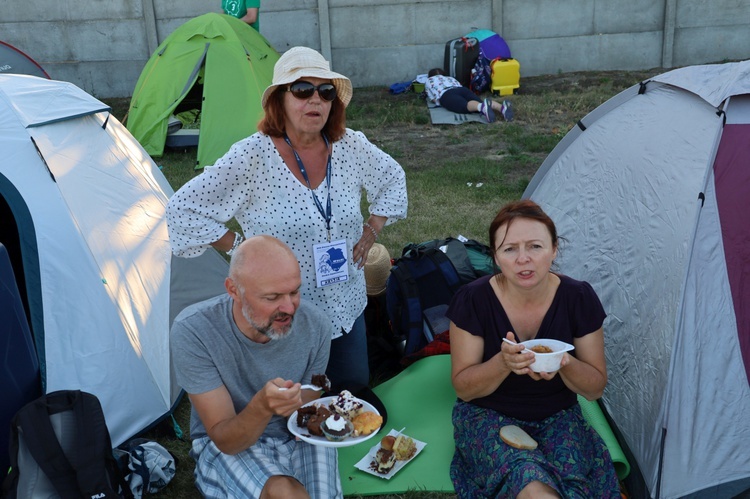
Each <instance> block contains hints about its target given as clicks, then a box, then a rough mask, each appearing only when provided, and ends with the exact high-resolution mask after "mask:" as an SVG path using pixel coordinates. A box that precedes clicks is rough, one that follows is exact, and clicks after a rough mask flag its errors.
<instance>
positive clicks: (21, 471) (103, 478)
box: [3, 390, 132, 499]
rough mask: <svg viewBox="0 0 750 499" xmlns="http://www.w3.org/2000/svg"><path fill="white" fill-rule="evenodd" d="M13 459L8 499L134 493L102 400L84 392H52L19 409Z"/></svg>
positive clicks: (99, 497) (5, 485)
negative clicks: (117, 453)
mask: <svg viewBox="0 0 750 499" xmlns="http://www.w3.org/2000/svg"><path fill="white" fill-rule="evenodd" d="M10 461H11V470H10V472H9V474H8V476H7V477H6V478H5V481H4V483H3V497H7V498H26V497H55V493H56V494H57V496H59V497H62V498H64V499H67V498H72V497H83V498H86V499H89V498H91V499H105V498H106V499H110V498H122V497H126V498H130V497H132V494H131V493H130V489H129V488H128V487H127V485H125V486H124V487H123V484H124V481H123V479H122V474H121V472H120V470H119V468H118V466H117V461H116V460H115V457H114V454H113V452H112V443H111V441H110V436H109V430H108V429H107V425H106V422H105V420H104V413H103V412H102V406H101V404H100V403H99V399H98V398H97V397H96V396H95V395H92V394H90V393H86V392H82V391H80V390H60V391H56V392H51V393H48V394H47V395H43V396H41V397H39V398H38V399H36V400H34V401H32V402H30V403H28V404H26V405H25V406H23V407H22V408H21V409H20V410H19V411H18V412H17V413H16V415H15V417H14V418H13V421H12V424H11V434H10ZM121 490H122V492H120V491H121Z"/></svg>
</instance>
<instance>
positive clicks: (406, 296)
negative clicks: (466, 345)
mask: <svg viewBox="0 0 750 499" xmlns="http://www.w3.org/2000/svg"><path fill="white" fill-rule="evenodd" d="M493 271H494V262H493V259H492V252H491V250H490V248H489V247H488V246H487V245H485V244H482V243H480V242H477V241H475V240H473V239H466V238H461V239H455V238H452V237H448V238H445V239H433V240H431V241H425V242H423V243H419V244H409V245H407V246H406V247H405V248H404V250H403V252H402V256H401V258H399V259H397V260H396V262H395V263H394V265H393V268H391V275H390V276H389V277H388V282H387V284H386V309H387V311H388V318H389V320H390V322H391V329H392V330H393V333H394V335H396V337H397V338H400V339H401V341H402V342H403V344H404V347H403V355H404V356H408V355H411V354H413V353H415V352H417V351H419V350H420V349H422V348H423V347H424V346H426V345H427V343H429V342H430V341H432V339H433V338H434V337H435V336H437V335H438V334H440V333H443V332H445V331H447V329H448V324H449V322H448V320H447V319H446V318H445V312H446V310H447V308H448V307H447V306H448V304H449V303H450V301H451V298H453V295H454V294H455V292H456V291H457V290H458V288H459V287H461V286H462V285H464V284H466V283H469V282H471V281H473V280H475V279H476V278H478V277H480V276H483V275H488V274H492V273H493Z"/></svg>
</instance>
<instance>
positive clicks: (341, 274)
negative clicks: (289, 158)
mask: <svg viewBox="0 0 750 499" xmlns="http://www.w3.org/2000/svg"><path fill="white" fill-rule="evenodd" d="M284 140H285V141H286V143H287V144H288V145H289V147H291V148H292V152H293V153H294V159H296V160H297V166H299V170H300V173H302V177H303V178H304V179H305V183H306V184H307V188H308V189H309V190H310V193H311V194H312V197H313V202H314V203H315V207H316V208H317V209H318V212H319V213H320V214H321V216H322V217H323V220H325V223H326V233H327V235H328V237H327V239H326V241H327V242H325V243H318V244H313V261H314V262H315V281H316V284H317V287H319V288H322V287H323V286H330V285H331V284H336V283H340V282H346V281H348V280H349V266H348V265H347V263H348V258H349V251H348V249H347V247H346V240H345V239H340V240H338V241H331V218H332V213H331V155H330V153H329V154H328V161H327V162H326V187H327V190H328V199H327V202H326V208H325V209H323V204H322V203H321V202H320V200H319V199H318V196H316V195H315V191H313V188H312V186H311V185H310V179H309V177H308V176H307V170H306V169H305V165H304V163H302V158H300V157H299V154H297V151H295V150H294V147H292V142H291V141H290V140H289V137H287V136H286V134H285V135H284ZM323 140H324V141H325V143H326V148H328V145H329V144H328V137H326V136H325V134H324V135H323Z"/></svg>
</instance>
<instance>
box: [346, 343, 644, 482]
mask: <svg viewBox="0 0 750 499" xmlns="http://www.w3.org/2000/svg"><path fill="white" fill-rule="evenodd" d="M450 370H451V361H450V355H433V356H430V357H425V358H423V359H421V360H419V361H417V362H415V363H414V364H412V365H410V366H409V367H407V368H406V369H405V370H404V371H402V372H401V373H399V374H398V375H397V376H395V377H393V378H391V379H390V380H388V381H386V382H385V383H383V384H381V385H378V386H377V387H375V388H374V389H373V391H374V392H375V393H376V394H377V395H378V397H380V400H381V401H382V402H383V404H384V405H385V407H386V409H387V411H388V423H387V424H386V426H385V427H384V428H381V430H380V432H379V433H378V434H377V435H376V436H374V437H373V438H371V439H370V440H368V441H366V442H362V443H361V444H358V445H355V446H352V447H344V448H340V449H339V451H338V454H339V473H340V475H341V485H342V487H343V491H344V495H385V494H401V493H404V492H406V491H408V490H424V491H443V492H452V491H453V483H452V482H451V480H450V463H451V459H452V458H453V452H454V450H455V446H454V443H453V423H452V422H451V413H452V411H453V404H454V402H455V401H456V392H455V391H454V390H453V385H452V384H451V380H450ZM578 401H579V404H580V406H581V410H582V412H583V416H584V417H585V418H586V420H587V421H588V422H589V424H590V425H591V426H592V427H593V428H594V429H595V430H596V431H597V433H599V435H600V436H601V437H602V439H603V440H604V443H605V444H606V445H607V448H608V449H609V453H610V455H611V456H612V461H613V462H614V464H615V470H616V471H617V476H618V478H620V479H621V480H622V479H624V478H625V477H626V476H627V475H628V473H629V472H630V464H629V463H628V461H627V459H626V458H625V455H624V453H623V451H622V448H621V447H620V444H619V443H618V442H617V439H616V438H615V436H614V433H613V431H612V428H611V427H610V426H609V423H607V419H606V418H605V417H604V413H603V412H602V410H601V408H600V407H599V404H598V403H597V402H589V401H588V400H586V399H584V398H582V397H579V398H578ZM401 428H405V429H404V434H406V435H409V436H410V437H412V438H415V439H416V440H419V441H422V442H424V443H425V444H426V446H425V447H424V449H423V450H422V451H421V452H420V453H419V454H418V455H417V456H416V457H415V458H414V459H413V460H412V461H411V462H409V463H407V464H406V466H404V467H403V468H402V469H401V470H400V471H398V472H397V473H396V474H395V475H394V476H393V477H392V478H391V479H390V480H386V479H384V478H380V477H377V476H374V475H371V474H369V473H366V472H364V471H361V470H359V469H357V468H355V464H356V463H357V462H358V461H359V460H360V459H362V458H363V457H364V456H365V455H367V453H368V452H369V451H370V448H371V447H373V446H375V445H379V444H380V439H381V438H382V437H383V436H384V435H387V434H388V432H389V431H390V430H396V431H398V430H400V429H401Z"/></svg>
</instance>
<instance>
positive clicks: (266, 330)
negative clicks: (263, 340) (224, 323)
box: [242, 300, 294, 341]
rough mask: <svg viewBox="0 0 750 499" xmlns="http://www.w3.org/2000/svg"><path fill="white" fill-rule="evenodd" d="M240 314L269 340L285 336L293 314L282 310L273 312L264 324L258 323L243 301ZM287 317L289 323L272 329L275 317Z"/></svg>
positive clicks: (290, 326) (290, 327)
mask: <svg viewBox="0 0 750 499" xmlns="http://www.w3.org/2000/svg"><path fill="white" fill-rule="evenodd" d="M242 316H243V317H244V318H245V320H246V321H247V322H249V323H250V325H251V326H252V327H253V328H255V330H256V331H258V332H259V333H260V334H262V335H263V336H265V337H267V338H268V339H269V340H271V341H275V340H281V339H284V338H286V337H287V336H288V335H289V331H291V329H292V323H293V321H294V316H293V315H290V314H286V313H284V312H275V313H274V314H273V315H271V317H269V318H268V322H267V323H266V324H259V323H257V322H255V320H253V316H252V310H250V307H249V306H248V305H247V304H246V303H244V300H243V304H242ZM287 317H288V318H289V319H290V320H289V324H287V325H285V326H283V327H281V328H280V329H274V327H273V323H274V321H275V320H276V319H286V318H287Z"/></svg>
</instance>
